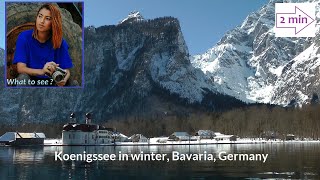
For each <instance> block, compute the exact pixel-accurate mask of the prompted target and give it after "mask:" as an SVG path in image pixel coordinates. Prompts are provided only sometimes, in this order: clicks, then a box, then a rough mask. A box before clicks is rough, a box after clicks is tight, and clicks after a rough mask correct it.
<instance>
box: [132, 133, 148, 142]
mask: <svg viewBox="0 0 320 180" xmlns="http://www.w3.org/2000/svg"><path fill="white" fill-rule="evenodd" d="M128 139H129V140H131V141H132V142H148V138H146V137H145V136H144V135H142V134H134V135H132V136H131V137H129V138H128Z"/></svg>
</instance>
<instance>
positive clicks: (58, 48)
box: [13, 4, 73, 86]
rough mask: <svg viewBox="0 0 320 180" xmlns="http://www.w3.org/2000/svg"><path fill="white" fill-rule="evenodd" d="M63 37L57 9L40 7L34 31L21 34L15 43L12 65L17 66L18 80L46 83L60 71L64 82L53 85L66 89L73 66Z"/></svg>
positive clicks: (47, 6)
mask: <svg viewBox="0 0 320 180" xmlns="http://www.w3.org/2000/svg"><path fill="white" fill-rule="evenodd" d="M62 35H63V33H62V18H61V13H60V11H59V9H58V7H56V6H55V5H53V4H44V5H42V6H41V7H40V8H39V10H38V13H37V17H36V20H35V25H34V28H33V29H31V30H26V31H23V32H21V33H20V34H19V36H18V39H17V42H16V50H15V54H14V60H13V62H14V63H15V64H17V70H18V73H19V77H18V79H19V80H21V79H32V80H36V81H38V80H48V79H49V78H50V77H51V76H52V75H53V73H54V72H56V71H57V70H59V71H61V72H62V74H63V76H62V77H63V78H62V79H60V80H59V81H56V82H55V83H56V85H58V86H64V85H66V83H67V81H68V79H69V78H70V70H69V69H70V68H72V66H73V64H72V60H71V58H70V55H69V53H68V48H69V47H68V44H67V42H66V41H65V40H64V39H63V38H62ZM36 85H37V84H36Z"/></svg>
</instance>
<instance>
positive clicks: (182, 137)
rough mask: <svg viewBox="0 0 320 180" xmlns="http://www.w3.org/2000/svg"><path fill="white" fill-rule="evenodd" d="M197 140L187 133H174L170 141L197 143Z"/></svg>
mask: <svg viewBox="0 0 320 180" xmlns="http://www.w3.org/2000/svg"><path fill="white" fill-rule="evenodd" d="M196 140H197V138H196V137H194V136H191V135H190V134H188V133H187V132H174V133H172V134H171V135H170V136H169V138H168V141H196Z"/></svg>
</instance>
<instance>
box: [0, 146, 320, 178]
mask: <svg viewBox="0 0 320 180" xmlns="http://www.w3.org/2000/svg"><path fill="white" fill-rule="evenodd" d="M60 151H62V152H63V153H65V154H71V153H83V151H86V153H102V154H118V153H119V151H121V153H123V154H125V153H131V154H134V153H140V152H141V151H143V152H144V153H151V152H154V153H164V154H168V156H171V152H172V151H178V152H180V153H191V154H194V153H203V152H204V151H206V152H207V153H212V154H214V155H217V154H218V153H219V152H221V151H226V152H227V153H248V154H251V153H267V154H269V156H268V159H267V161H266V163H262V162H260V161H258V162H253V161H219V160H217V161H216V162H212V161H185V162H181V161H175V162H173V161H170V162H166V161H142V162H141V161H140V162H137V161H132V160H129V161H95V162H92V163H87V162H83V161H63V162H61V161H55V158H54V157H55V152H60ZM268 178H270V179H274V178H276V179H320V143H286V144H283V143H280V144H252V145H234V144H233V145H229V144H225V145H197V146H187V145H186V146H134V147H125V146H123V147H111V146H91V147H75V146H74V147H58V146H57V147H54V146H45V147H38V148H13V147H0V179H1V180H7V179H20V180H24V179H32V180H34V179H35V180H36V179H39V180H40V179H41V180H49V179H54V180H58V179H268Z"/></svg>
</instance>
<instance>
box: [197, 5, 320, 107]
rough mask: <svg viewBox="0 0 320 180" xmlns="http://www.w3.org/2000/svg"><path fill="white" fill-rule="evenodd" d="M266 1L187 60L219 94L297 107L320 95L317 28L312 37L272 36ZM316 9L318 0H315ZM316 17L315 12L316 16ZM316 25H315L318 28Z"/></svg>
mask: <svg viewBox="0 0 320 180" xmlns="http://www.w3.org/2000/svg"><path fill="white" fill-rule="evenodd" d="M280 2H309V1H303V0H299V1H296V0H291V1H282V0H271V1H270V2H269V3H268V4H267V5H265V6H264V7H262V8H261V9H260V10H259V11H257V12H255V13H252V14H251V15H249V16H248V17H247V18H246V20H245V21H244V22H243V23H242V25H241V26H239V27H237V28H235V29H233V30H231V31H230V32H228V33H227V34H226V35H225V36H224V37H223V38H222V39H221V40H220V42H218V43H217V45H215V46H214V47H213V48H211V49H209V50H208V51H207V52H206V53H204V54H202V55H196V56H194V57H193V58H192V64H193V66H194V67H196V68H200V69H201V70H202V71H203V72H204V73H205V74H206V75H207V77H209V78H211V79H213V83H212V84H213V85H214V86H215V87H216V88H217V89H218V91H219V92H223V93H226V94H228V95H230V96H233V97H236V98H238V99H240V100H242V101H245V102H258V103H271V104H279V105H283V106H286V105H289V104H290V103H292V102H296V104H298V105H302V104H305V103H308V102H310V101H311V99H312V97H313V96H314V95H317V94H319V93H320V92H319V61H320V60H319V52H320V50H319V28H318V31H317V36H316V37H314V38H277V37H275V34H274V32H273V27H274V11H275V9H274V7H275V3H280ZM313 2H314V3H316V4H317V10H319V0H314V1H313ZM319 17H320V14H319V12H318V11H317V18H319ZM318 27H319V26H318Z"/></svg>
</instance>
